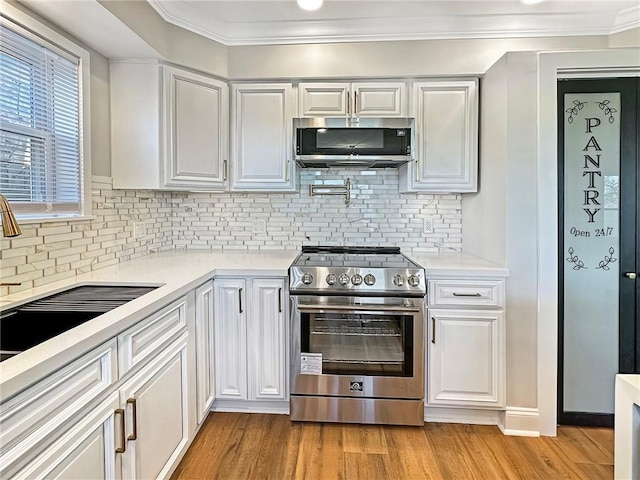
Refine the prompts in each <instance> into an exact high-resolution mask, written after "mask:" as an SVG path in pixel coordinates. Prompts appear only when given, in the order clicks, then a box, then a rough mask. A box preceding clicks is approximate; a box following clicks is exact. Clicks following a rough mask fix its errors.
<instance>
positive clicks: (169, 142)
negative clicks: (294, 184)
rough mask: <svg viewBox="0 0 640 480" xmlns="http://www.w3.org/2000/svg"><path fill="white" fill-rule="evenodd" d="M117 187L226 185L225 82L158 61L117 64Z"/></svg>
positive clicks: (113, 100) (114, 153)
mask: <svg viewBox="0 0 640 480" xmlns="http://www.w3.org/2000/svg"><path fill="white" fill-rule="evenodd" d="M110 82H111V157H112V160H111V162H112V176H113V185H114V188H135V189H138V188H145V189H170V190H226V189H228V180H227V175H228V160H227V159H228V151H229V147H228V137H229V127H228V123H229V92H228V86H227V84H226V83H224V82H221V81H219V80H216V79H214V78H211V77H208V76H205V75H201V74H197V73H193V72H190V71H187V70H182V69H178V68H175V67H170V66H165V65H161V64H159V63H157V62H132V61H113V62H111V63H110Z"/></svg>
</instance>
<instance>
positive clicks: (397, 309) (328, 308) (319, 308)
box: [298, 305, 420, 314]
mask: <svg viewBox="0 0 640 480" xmlns="http://www.w3.org/2000/svg"><path fill="white" fill-rule="evenodd" d="M298 311H300V312H301V313H327V312H338V311H339V312H373V313H378V314H384V313H387V312H388V313H403V312H404V313H416V312H419V311H420V307H408V306H399V305H380V306H378V305H298Z"/></svg>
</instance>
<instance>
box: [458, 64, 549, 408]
mask: <svg viewBox="0 0 640 480" xmlns="http://www.w3.org/2000/svg"><path fill="white" fill-rule="evenodd" d="M481 87H482V88H481V102H480V103H481V106H482V108H481V122H480V124H481V132H480V178H481V189H480V191H479V192H478V193H477V194H469V195H463V200H462V212H463V221H462V225H463V234H462V237H463V250H464V251H466V252H469V253H472V254H474V255H478V256H480V257H484V258H487V259H488V260H491V261H494V262H496V263H499V264H501V265H505V266H506V267H507V268H508V269H509V280H508V282H507V405H509V406H518V407H527V408H535V407H536V406H537V375H536V369H537V367H536V359H537V318H536V298H537V297H536V293H537V283H536V280H537V277H536V269H537V266H536V250H537V226H536V225H537V219H536V203H537V202H536V195H537V192H536V177H537V173H536V149H537V146H536V138H537V104H536V93H535V92H536V89H537V55H536V54H535V53H533V52H517V53H508V54H506V55H505V56H503V57H502V58H501V59H500V60H499V61H498V62H496V64H494V65H493V66H492V67H491V68H490V69H489V70H488V71H487V72H486V74H485V76H484V78H483V81H482V86H481Z"/></svg>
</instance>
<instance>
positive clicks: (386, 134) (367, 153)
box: [293, 117, 415, 168]
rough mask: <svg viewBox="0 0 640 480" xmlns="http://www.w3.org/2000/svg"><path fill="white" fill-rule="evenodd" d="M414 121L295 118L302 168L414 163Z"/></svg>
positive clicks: (378, 166)
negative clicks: (412, 161)
mask: <svg viewBox="0 0 640 480" xmlns="http://www.w3.org/2000/svg"><path fill="white" fill-rule="evenodd" d="M414 124H415V121H414V119H413V118H333V117H330V118H295V119H294V121H293V126H294V138H295V160H296V162H297V163H298V165H300V166H302V167H315V168H323V167H367V168H388V167H398V166H400V165H402V164H404V163H407V162H410V161H411V160H413V154H412V152H413V150H414V149H413V142H414V135H413V133H414Z"/></svg>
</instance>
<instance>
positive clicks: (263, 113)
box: [231, 83, 296, 192]
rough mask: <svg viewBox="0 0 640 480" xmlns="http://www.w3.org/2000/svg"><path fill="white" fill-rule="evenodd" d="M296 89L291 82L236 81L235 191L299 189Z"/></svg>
mask: <svg viewBox="0 0 640 480" xmlns="http://www.w3.org/2000/svg"><path fill="white" fill-rule="evenodd" d="M292 92H293V87H292V85H291V84H290V83H259V84H236V85H232V87H231V96H232V105H231V125H232V129H231V160H232V161H231V165H232V178H233V182H232V185H231V190H232V191H274V192H275V191H277V192H292V191H295V189H296V171H295V163H294V162H293V159H292V156H293V121H292V118H293V114H294V110H293V104H294V102H293V94H292Z"/></svg>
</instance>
